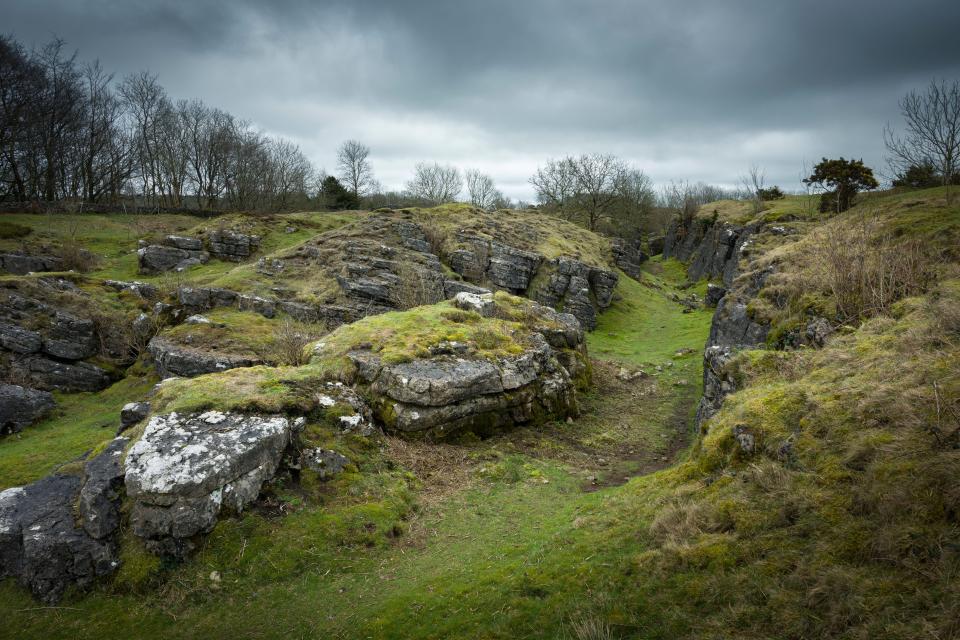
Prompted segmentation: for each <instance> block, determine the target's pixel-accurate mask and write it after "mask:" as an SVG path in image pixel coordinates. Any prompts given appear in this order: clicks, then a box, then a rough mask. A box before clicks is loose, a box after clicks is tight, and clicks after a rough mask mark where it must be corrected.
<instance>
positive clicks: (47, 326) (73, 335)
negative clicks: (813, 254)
mask: <svg viewBox="0 0 960 640" xmlns="http://www.w3.org/2000/svg"><path fill="white" fill-rule="evenodd" d="M28 327H30V328H28ZM33 327H36V328H35V329H33ZM0 346H2V347H3V348H4V349H8V350H10V351H13V352H15V353H19V354H31V353H43V354H44V355H47V356H52V357H54V358H59V359H62V360H82V359H84V358H89V357H91V356H93V355H96V353H97V351H98V343H97V335H96V331H95V327H94V323H93V320H89V319H86V318H79V317H77V316H75V315H73V314H71V313H68V312H66V311H62V310H59V309H56V308H54V307H52V306H51V305H48V304H46V303H44V302H40V301H39V300H34V299H32V298H27V297H25V296H21V295H18V294H16V293H9V294H7V296H6V300H5V301H4V304H3V308H2V310H0Z"/></svg>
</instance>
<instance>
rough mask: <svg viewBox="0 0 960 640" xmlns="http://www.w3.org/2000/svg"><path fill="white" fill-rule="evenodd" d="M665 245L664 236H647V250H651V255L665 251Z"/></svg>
mask: <svg viewBox="0 0 960 640" xmlns="http://www.w3.org/2000/svg"><path fill="white" fill-rule="evenodd" d="M663 245H664V237H663V236H659V235H651V236H649V237H647V250H648V251H649V252H650V255H652V256H657V255H660V254H661V253H663Z"/></svg>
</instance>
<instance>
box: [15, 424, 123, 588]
mask: <svg viewBox="0 0 960 640" xmlns="http://www.w3.org/2000/svg"><path fill="white" fill-rule="evenodd" d="M125 444H126V439H124V438H118V439H116V440H114V441H112V442H111V443H110V444H109V445H108V446H107V447H106V449H104V451H103V452H102V453H100V454H99V455H97V456H95V457H93V458H92V459H90V460H88V461H87V462H86V463H85V465H84V472H83V475H82V476H78V475H69V474H65V473H56V474H53V475H51V476H47V477H46V478H43V479H41V480H38V481H37V482H34V483H33V484H29V485H27V486H25V487H13V488H11V489H6V490H5V491H2V492H0V578H5V577H13V578H16V579H17V580H18V581H19V582H20V584H22V585H23V586H25V587H27V588H28V589H30V591H31V592H32V593H33V595H34V596H35V597H37V598H38V599H40V600H41V601H43V602H45V603H48V604H53V603H56V602H57V601H58V600H59V599H60V597H61V596H62V595H63V592H64V591H65V590H66V588H67V587H68V586H71V585H76V586H78V587H86V586H89V585H90V584H92V583H93V582H94V580H96V579H97V578H98V577H101V576H105V575H107V574H109V573H112V572H113V571H115V570H116V569H117V567H118V566H119V565H120V562H119V558H118V553H119V550H118V544H117V530H118V527H119V524H120V511H119V498H120V495H119V492H118V488H119V486H120V481H121V475H120V473H119V471H120V457H121V454H122V452H123V448H124V446H125Z"/></svg>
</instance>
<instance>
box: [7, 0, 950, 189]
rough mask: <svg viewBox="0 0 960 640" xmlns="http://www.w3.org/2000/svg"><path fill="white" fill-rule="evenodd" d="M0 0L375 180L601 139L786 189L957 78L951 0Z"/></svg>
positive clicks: (550, 152)
mask: <svg viewBox="0 0 960 640" xmlns="http://www.w3.org/2000/svg"><path fill="white" fill-rule="evenodd" d="M0 4H2V5H3V6H2V9H3V12H2V13H3V15H4V16H5V24H6V27H5V28H6V30H7V31H8V32H11V33H13V34H14V35H15V36H16V37H17V38H19V39H20V40H21V41H25V42H27V43H32V42H35V43H40V42H43V41H45V40H47V39H49V37H50V36H51V35H53V34H56V35H58V36H60V37H62V38H64V39H66V40H67V41H68V43H69V45H70V46H71V47H75V48H77V49H79V50H80V55H81V57H82V58H87V59H88V58H100V59H101V61H102V62H103V63H104V65H105V66H106V67H107V68H110V69H114V70H116V71H117V72H118V75H123V74H126V73H130V72H133V71H137V70H139V69H143V68H148V69H150V70H152V71H154V72H156V73H159V74H160V77H161V80H162V82H163V83H164V84H165V85H166V86H167V88H168V90H169V91H170V93H171V94H172V95H174V96H177V97H200V98H202V99H204V100H205V101H207V102H209V103H211V104H215V105H217V106H221V107H224V108H226V109H229V110H230V111H232V112H233V113H235V114H237V115H238V116H240V117H244V118H248V119H251V120H253V121H254V122H255V123H256V124H257V125H258V126H260V127H262V128H264V129H265V130H267V131H270V132H272V133H277V134H280V135H284V136H287V137H289V138H291V139H293V140H295V141H296V142H298V143H299V144H300V145H301V146H302V147H303V148H304V150H305V151H306V152H307V153H308V155H309V156H310V157H311V158H312V159H313V160H314V161H315V162H316V163H317V164H318V165H320V166H326V167H328V168H332V166H333V153H334V149H335V148H336V146H337V144H338V143H339V142H340V141H341V140H343V139H345V138H348V137H356V138H359V139H362V140H364V141H365V142H367V143H368V144H369V145H370V146H371V147H372V149H373V154H372V159H373V161H374V164H375V169H376V170H377V173H378V177H379V178H380V179H381V181H382V182H383V183H384V184H385V185H387V186H390V187H400V186H401V185H402V183H403V181H404V179H405V178H406V177H407V175H408V174H409V172H410V170H411V168H412V166H413V165H414V164H415V163H416V162H417V161H419V160H424V159H429V160H438V161H441V162H455V163H457V164H460V165H462V166H476V167H480V168H483V169H485V170H487V171H489V172H490V173H492V174H493V175H494V176H495V178H497V180H498V182H499V183H500V185H501V186H502V187H503V188H504V189H505V190H506V191H507V192H508V193H510V195H513V196H515V197H529V196H530V189H529V187H528V185H527V184H526V179H527V177H528V176H529V175H530V173H532V171H533V170H534V168H535V167H536V165H537V164H538V163H539V162H542V161H543V160H544V159H546V158H548V157H550V156H557V155H561V154H565V153H581V152H594V151H601V152H612V153H617V154H620V155H623V156H624V157H627V158H630V159H632V160H634V161H635V162H637V163H638V165H639V166H641V167H642V168H644V169H646V170H647V172H648V173H649V174H651V175H652V176H653V177H654V179H655V180H657V181H660V182H665V181H668V180H670V179H676V178H687V179H693V180H697V179H703V180H707V181H713V182H718V183H732V182H734V181H735V180H736V178H737V175H738V174H739V173H741V172H743V171H744V169H745V168H746V167H747V166H748V165H749V164H751V163H760V164H762V165H764V166H766V167H767V169H768V175H769V178H770V180H772V181H775V182H777V183H780V184H782V185H784V186H787V187H795V186H797V184H798V176H799V171H800V164H801V161H802V160H804V159H806V160H808V161H809V160H816V159H818V158H819V157H820V156H823V155H840V154H842V155H846V156H858V157H859V156H863V157H864V159H865V160H866V161H867V162H868V164H871V165H873V166H874V167H876V168H882V165H883V148H882V139H881V130H882V127H883V125H884V124H885V123H886V122H887V121H891V122H896V121H897V119H898V115H897V107H896V101H897V99H898V97H899V96H900V95H901V94H902V93H903V92H904V91H906V90H907V89H909V88H913V87H916V86H920V85H923V84H925V83H926V82H928V81H929V80H930V79H931V78H933V77H935V76H937V77H940V76H942V77H948V78H953V77H958V76H960V38H957V37H956V35H955V31H956V25H957V24H960V3H956V2H949V1H944V0H938V1H933V0H920V1H914V2H910V3H906V2H899V1H894V0H878V1H872V2H868V1H865V0H847V1H843V2H838V1H836V0H833V1H831V2H826V1H824V0H809V1H804V2H800V1H791V2H786V1H785V2H761V1H759V0H736V1H732V2H731V1H728V2H723V3H720V2H712V1H709V0H693V1H689V2H683V3H667V2H636V1H628V0H609V1H604V2H596V1H594V2H587V1H584V0H577V1H572V2H570V1H567V2H560V1H551V0H527V1H524V2H517V1H516V0H513V1H507V0H492V1H489V2H452V1H449V0H447V1H442V0H435V1H430V2H399V1H397V0H393V1H388V0H358V1H353V2H347V1H343V2H308V1H296V0H292V1H289V2H271V3H267V2H225V1H224V2H145V1H141V2H120V1H112V2H111V1H103V0H102V1H92V0H91V1H87V2H83V1H80V0H73V1H67V0H59V1H57V0H30V1H27V0H23V1H19V2H15V1H11V0H4V1H3V2H2V3H0Z"/></svg>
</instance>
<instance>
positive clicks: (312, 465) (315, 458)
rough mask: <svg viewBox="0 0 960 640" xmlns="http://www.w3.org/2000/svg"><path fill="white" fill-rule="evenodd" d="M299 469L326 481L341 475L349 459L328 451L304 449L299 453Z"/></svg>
mask: <svg viewBox="0 0 960 640" xmlns="http://www.w3.org/2000/svg"><path fill="white" fill-rule="evenodd" d="M299 462H300V468H302V469H309V470H310V471H313V472H314V473H316V474H317V477H319V478H320V479H321V480H328V479H330V478H332V477H333V476H335V475H337V474H339V473H341V472H342V471H343V470H344V469H345V468H346V466H347V465H348V464H350V459H349V458H347V457H346V456H344V455H343V454H340V453H337V452H336V451H332V450H330V449H321V448H319V447H318V448H315V449H304V450H303V451H301V452H300V461H299Z"/></svg>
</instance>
